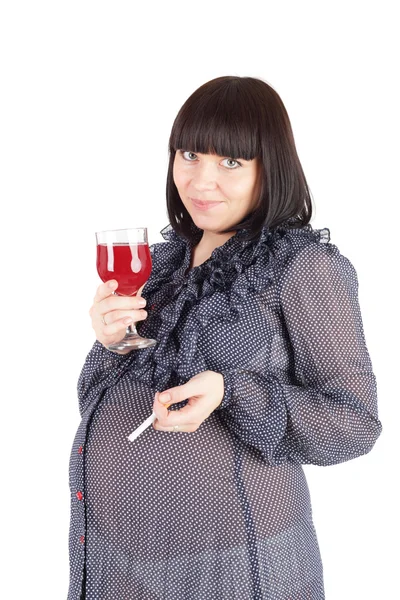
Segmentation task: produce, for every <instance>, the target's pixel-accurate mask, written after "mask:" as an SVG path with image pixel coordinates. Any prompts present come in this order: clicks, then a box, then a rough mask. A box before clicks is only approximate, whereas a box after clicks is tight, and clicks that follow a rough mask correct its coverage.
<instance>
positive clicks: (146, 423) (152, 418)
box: [128, 412, 156, 442]
mask: <svg viewBox="0 0 400 600" xmlns="http://www.w3.org/2000/svg"><path fill="white" fill-rule="evenodd" d="M155 419H156V414H155V413H154V412H153V413H152V414H151V415H150V417H148V418H147V419H146V420H145V421H143V423H142V424H141V425H139V427H137V428H136V429H135V431H132V433H131V434H130V435H128V440H129V441H130V442H133V440H136V438H137V437H138V436H139V435H140V434H141V433H142V432H143V431H144V430H145V429H147V427H150V425H151V424H152V423H154V421H155Z"/></svg>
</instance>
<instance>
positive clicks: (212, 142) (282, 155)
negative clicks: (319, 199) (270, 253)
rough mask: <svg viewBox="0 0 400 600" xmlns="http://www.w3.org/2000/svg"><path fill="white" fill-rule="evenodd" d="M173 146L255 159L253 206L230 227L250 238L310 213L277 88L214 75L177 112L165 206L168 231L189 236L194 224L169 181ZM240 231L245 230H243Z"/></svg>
mask: <svg viewBox="0 0 400 600" xmlns="http://www.w3.org/2000/svg"><path fill="white" fill-rule="evenodd" d="M178 149H183V150H190V151H191V152H200V153H202V154H216V155H218V156H225V157H229V158H232V159H238V160H239V159H240V158H242V159H244V160H251V159H254V158H258V159H259V160H260V161H261V170H262V181H261V187H260V196H259V199H258V203H257V205H256V208H255V209H254V210H253V211H252V212H251V213H250V214H249V215H247V216H246V217H245V218H244V219H243V220H242V221H241V222H240V223H237V224H236V225H235V226H234V227H233V228H230V229H226V230H224V231H221V232H219V233H226V232H228V231H238V230H241V229H247V230H249V232H248V233H247V236H246V237H248V239H255V238H256V237H257V236H258V234H259V233H260V231H261V229H262V228H263V227H265V226H267V227H269V228H273V227H276V226H278V225H283V226H290V227H294V228H298V227H304V226H305V225H307V224H308V223H309V221H310V219H311V216H312V201H311V194H310V191H309V188H308V185H307V181H306V178H305V176H304V172H303V169H302V167H301V164H300V160H299V157H298V155H297V151H296V146H295V142H294V137H293V132H292V127H291V124H290V120H289V116H288V114H287V112H286V109H285V106H284V104H283V102H282V100H281V98H280V96H279V95H278V94H277V92H276V91H275V90H274V89H273V88H272V87H271V86H270V85H268V84H267V83H265V82H264V81H262V80H261V79H255V78H254V77H235V76H230V75H229V76H225V77H217V78H216V79H212V80H211V81H208V82H207V83H205V84H203V85H202V86H201V87H199V88H198V89H197V90H196V91H195V92H193V94H192V95H191V96H189V98H188V99H187V100H186V102H185V103H184V105H183V106H182V108H181V109H180V111H179V113H178V114H177V116H176V118H175V121H174V123H173V126H172V130H171V135H170V138H169V153H170V157H169V166H168V175H167V210H168V217H169V220H170V223H171V226H172V227H173V229H174V230H175V231H176V232H177V233H178V234H181V235H183V236H184V237H185V238H187V239H190V240H193V239H194V236H195V231H196V229H197V228H196V227H194V223H193V221H192V218H191V216H190V215H189V213H188V211H187V210H186V208H185V206H184V204H183V202H182V200H181V198H180V196H179V193H178V190H177V188H176V185H175V183H174V179H173V164H174V159H175V153H176V151H177V150H178ZM245 235H246V234H245Z"/></svg>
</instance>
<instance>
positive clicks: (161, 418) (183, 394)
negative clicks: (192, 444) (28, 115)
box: [153, 371, 225, 432]
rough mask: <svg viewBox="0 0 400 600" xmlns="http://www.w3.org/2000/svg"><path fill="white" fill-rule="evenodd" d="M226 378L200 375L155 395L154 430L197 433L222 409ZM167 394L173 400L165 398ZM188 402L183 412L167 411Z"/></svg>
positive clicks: (209, 372)
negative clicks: (217, 410)
mask: <svg viewBox="0 0 400 600" xmlns="http://www.w3.org/2000/svg"><path fill="white" fill-rule="evenodd" d="M224 389H225V388H224V378H223V376H222V375H221V374H220V373H216V372H215V371H203V372H202V373H198V374H197V375H195V376H194V377H192V378H191V379H189V381H187V382H186V383H184V384H183V385H178V386H177V387H173V388H169V389H168V390H164V391H163V392H162V393H160V392H156V394H155V399H154V405H153V410H154V412H155V414H156V417H157V419H155V421H154V422H153V428H154V429H157V430H159V431H173V426H174V425H179V429H178V431H187V432H192V431H196V430H197V429H198V428H199V427H200V425H201V424H202V423H203V421H205V420H206V419H207V417H208V416H209V415H210V414H211V413H212V412H213V410H215V409H216V408H217V406H219V405H220V404H221V402H222V398H223V396H224ZM166 394H168V395H169V396H170V397H169V398H168V396H166ZM186 398H188V403H187V404H186V405H185V406H184V407H183V408H181V409H180V410H170V411H169V410H168V406H170V405H171V404H175V403H176V402H181V401H182V400H186Z"/></svg>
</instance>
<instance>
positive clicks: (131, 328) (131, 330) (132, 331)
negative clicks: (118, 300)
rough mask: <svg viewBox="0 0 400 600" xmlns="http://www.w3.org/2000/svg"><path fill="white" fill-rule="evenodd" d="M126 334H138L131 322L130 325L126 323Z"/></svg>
mask: <svg viewBox="0 0 400 600" xmlns="http://www.w3.org/2000/svg"><path fill="white" fill-rule="evenodd" d="M126 334H127V335H131V334H133V335H139V334H138V332H137V330H136V326H135V324H134V323H132V324H131V325H128V327H127V328H126Z"/></svg>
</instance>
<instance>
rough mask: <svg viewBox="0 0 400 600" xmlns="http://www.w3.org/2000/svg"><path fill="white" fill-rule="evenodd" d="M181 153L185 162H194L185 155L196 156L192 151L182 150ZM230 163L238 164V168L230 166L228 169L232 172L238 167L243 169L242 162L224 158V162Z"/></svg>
mask: <svg viewBox="0 0 400 600" xmlns="http://www.w3.org/2000/svg"><path fill="white" fill-rule="evenodd" d="M180 153H181V155H182V157H183V158H184V160H187V161H188V162H194V161H193V160H192V159H191V158H186V157H185V154H187V155H189V156H196V154H195V153H194V152H190V150H180ZM225 160H226V161H229V162H230V163H236V165H237V167H235V166H234V167H230V166H228V169H229V170H230V171H233V170H234V169H237V168H238V167H241V166H242V165H241V164H240V162H238V161H237V160H235V159H234V158H224V161H225Z"/></svg>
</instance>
